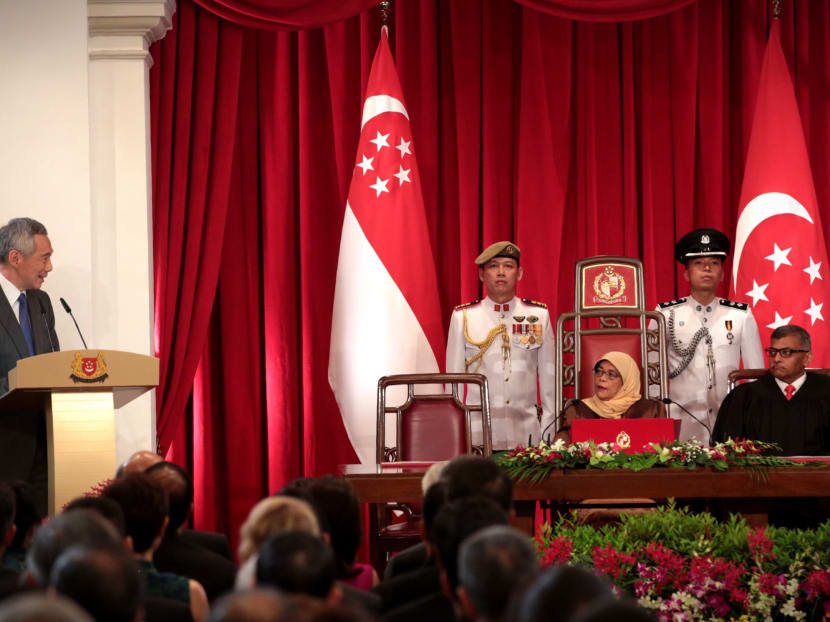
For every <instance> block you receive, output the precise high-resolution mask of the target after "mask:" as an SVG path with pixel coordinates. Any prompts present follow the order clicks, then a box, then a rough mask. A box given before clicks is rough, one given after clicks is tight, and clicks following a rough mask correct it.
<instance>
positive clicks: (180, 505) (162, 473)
mask: <svg viewBox="0 0 830 622" xmlns="http://www.w3.org/2000/svg"><path fill="white" fill-rule="evenodd" d="M144 472H145V473H146V474H147V475H149V476H150V477H151V478H152V479H153V480H154V481H155V482H156V483H157V484H158V485H159V486H161V488H162V490H164V492H165V493H166V494H167V502H168V504H169V506H170V509H169V516H170V522H169V523H168V524H167V534H173V533H176V532H177V531H178V530H179V528H180V527H182V525H184V522H185V521H186V520H187V517H188V516H189V515H190V512H191V510H192V509H193V480H192V479H190V475H188V474H187V471H185V470H184V469H183V468H181V467H180V466H179V465H178V464H175V463H173V462H157V463H155V464H153V465H152V466H150V467H148V468H147V470H146V471H144Z"/></svg>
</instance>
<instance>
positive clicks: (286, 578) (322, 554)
mask: <svg viewBox="0 0 830 622" xmlns="http://www.w3.org/2000/svg"><path fill="white" fill-rule="evenodd" d="M335 578H336V577H335V567H334V555H333V554H332V551H331V549H330V548H329V547H328V546H327V545H326V543H325V542H323V541H322V540H321V539H320V538H318V537H316V536H312V535H311V534H309V533H304V532H302V531H286V532H283V533H279V534H276V535H274V536H271V537H270V538H269V539H268V540H266V541H265V542H264V543H263V545H262V546H261V547H260V549H259V558H258V559H257V565H256V579H257V586H258V587H273V588H276V589H278V590H280V591H282V592H288V593H290V594H307V595H309V596H315V597H317V598H332V599H335V600H336V598H337V595H336V594H335V593H336V591H337V588H336V586H335Z"/></svg>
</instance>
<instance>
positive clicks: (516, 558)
mask: <svg viewBox="0 0 830 622" xmlns="http://www.w3.org/2000/svg"><path fill="white" fill-rule="evenodd" d="M538 569H539V561H538V559H537V557H536V551H535V550H534V548H533V545H532V544H531V542H530V538H529V537H528V536H527V535H526V534H524V533H521V532H520V531H517V530H516V529H514V528H512V527H507V526H504V525H494V526H492V527H485V528H484V529H481V530H480V531H477V532H476V533H474V534H473V535H471V536H470V537H469V538H467V539H466V540H464V542H463V544H462V545H461V549H460V550H459V552H458V582H459V584H460V585H462V586H463V587H464V589H465V590H466V591H467V594H468V595H469V596H470V600H471V601H472V603H473V606H474V607H475V608H476V611H477V612H478V614H479V615H480V616H481V617H482V618H483V619H486V620H496V619H499V618H501V617H502V615H503V614H504V612H505V610H506V609H507V606H508V604H509V603H510V599H511V597H513V594H514V592H515V590H516V589H517V588H520V587H522V586H524V585H525V584H526V583H527V582H528V581H530V579H531V578H532V577H533V576H534V575H535V574H536V572H537V571H538Z"/></svg>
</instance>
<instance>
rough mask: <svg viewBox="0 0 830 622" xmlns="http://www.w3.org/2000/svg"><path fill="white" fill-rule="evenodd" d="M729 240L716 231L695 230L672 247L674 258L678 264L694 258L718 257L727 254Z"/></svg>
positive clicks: (722, 257)
mask: <svg viewBox="0 0 830 622" xmlns="http://www.w3.org/2000/svg"><path fill="white" fill-rule="evenodd" d="M729 249H730V244H729V238H728V237H726V235H724V234H723V233H721V232H720V231H718V230H717V229H708V228H703V229H695V230H694V231H689V233H687V234H686V235H684V236H683V237H682V238H680V240H678V242H677V244H675V245H674V256H675V259H677V261H679V262H680V263H686V262H687V261H689V260H690V259H695V258H696V257H720V258H721V259H726V256H727V255H728V254H729Z"/></svg>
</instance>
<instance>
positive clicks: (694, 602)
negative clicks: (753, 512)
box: [536, 504, 830, 622]
mask: <svg viewBox="0 0 830 622" xmlns="http://www.w3.org/2000/svg"><path fill="white" fill-rule="evenodd" d="M536 544H537V549H538V552H539V556H540V559H541V563H542V565H543V566H550V565H552V564H581V565H586V566H589V567H593V568H594V570H595V571H597V572H599V573H600V574H602V575H605V576H606V577H608V578H609V579H610V580H611V581H612V582H613V583H614V585H615V586H616V589H617V590H618V591H620V592H625V593H627V594H629V595H631V596H633V597H635V598H636V599H637V600H638V602H639V603H640V605H641V606H643V607H645V608H647V609H649V610H651V611H652V612H653V613H654V614H655V616H656V617H657V619H658V620H660V621H661V622H662V621H666V622H669V621H672V622H673V621H675V620H689V621H698V620H700V621H704V620H705V621H708V620H713V621H714V620H770V621H777V620H805V621H807V620H810V621H812V620H815V621H819V620H830V522H827V523H824V524H823V525H821V526H819V527H818V528H816V529H813V530H800V529H785V528H776V527H766V528H755V529H753V528H750V527H749V526H747V524H746V523H745V521H744V520H743V519H742V518H738V517H736V516H731V517H730V519H729V520H728V521H724V522H718V521H717V520H715V519H714V518H713V517H712V516H710V515H708V514H695V513H691V512H689V511H687V510H685V509H678V508H675V507H674V505H673V504H669V505H668V506H666V507H663V508H660V509H658V510H656V511H654V512H647V513H644V514H638V515H634V514H623V515H622V516H621V517H620V522H619V523H618V524H615V525H606V526H604V527H600V528H594V527H591V526H588V525H578V524H576V523H575V522H574V520H573V518H572V517H571V516H570V515H567V516H563V517H560V519H559V520H558V522H557V523H555V525H554V526H553V527H551V526H550V525H549V524H545V525H543V527H542V529H541V531H540V533H539V535H538V536H537V537H536Z"/></svg>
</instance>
